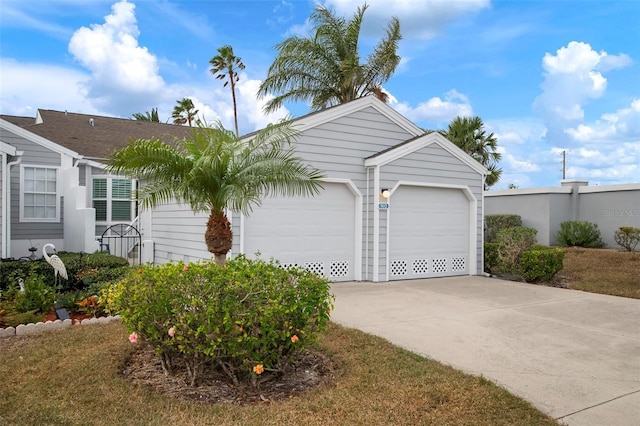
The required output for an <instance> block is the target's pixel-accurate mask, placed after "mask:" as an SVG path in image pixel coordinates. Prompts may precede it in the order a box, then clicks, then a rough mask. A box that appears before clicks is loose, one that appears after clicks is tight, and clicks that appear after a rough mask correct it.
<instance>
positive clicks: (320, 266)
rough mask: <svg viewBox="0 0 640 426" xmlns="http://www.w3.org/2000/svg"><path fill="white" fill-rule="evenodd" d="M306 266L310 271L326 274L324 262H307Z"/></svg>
mask: <svg viewBox="0 0 640 426" xmlns="http://www.w3.org/2000/svg"><path fill="white" fill-rule="evenodd" d="M304 268H305V269H306V270H308V271H309V272H313V273H314V274H317V275H322V276H324V262H306V263H305V264H304Z"/></svg>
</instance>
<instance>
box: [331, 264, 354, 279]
mask: <svg viewBox="0 0 640 426" xmlns="http://www.w3.org/2000/svg"><path fill="white" fill-rule="evenodd" d="M347 275H349V261H348V260H339V261H334V262H331V263H329V276H330V277H346V276H347Z"/></svg>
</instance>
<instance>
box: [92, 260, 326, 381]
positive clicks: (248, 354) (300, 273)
mask: <svg viewBox="0 0 640 426" xmlns="http://www.w3.org/2000/svg"><path fill="white" fill-rule="evenodd" d="M329 290H330V289H329V282H328V281H327V280H326V279H324V278H322V277H319V276H317V275H315V274H312V273H310V272H308V271H304V270H300V269H289V270H284V269H282V268H280V267H279V266H278V265H277V264H275V263H273V262H271V263H268V262H265V261H262V260H249V259H246V258H245V257H243V256H238V257H236V258H234V259H232V260H229V261H228V262H227V265H226V267H220V266H216V265H215V264H213V263H191V264H189V265H185V264H183V263H177V264H168V265H163V266H159V267H150V266H143V267H141V268H139V269H138V270H134V271H132V272H131V273H130V274H129V275H127V276H126V277H125V278H124V279H123V280H121V281H120V282H118V283H116V284H113V285H111V286H110V287H109V288H107V289H106V290H105V291H104V292H103V294H102V299H103V300H104V301H105V302H106V305H107V309H108V310H109V311H110V312H112V313H118V314H120V315H121V316H122V320H123V322H124V323H125V325H126V326H127V328H128V329H129V331H131V332H135V333H136V336H137V338H139V339H140V340H141V341H146V342H148V343H149V344H151V345H152V346H153V347H154V348H155V350H156V353H157V354H158V355H159V356H160V357H161V360H162V364H163V368H164V369H165V372H166V373H167V374H171V373H172V370H173V368H172V366H173V365H175V363H176V362H183V363H185V364H186V366H187V371H188V375H189V381H190V383H191V384H192V385H193V384H195V383H196V381H197V378H198V375H199V373H200V372H201V371H202V369H203V368H204V366H205V365H207V364H209V363H213V364H214V365H215V366H216V367H217V368H219V369H220V370H222V371H223V372H224V373H225V374H227V375H228V376H229V377H230V378H231V379H232V380H233V382H234V383H236V384H239V383H240V382H246V383H252V384H256V383H258V381H257V380H256V377H257V376H256V375H261V374H263V372H264V371H270V372H276V373H281V372H283V371H284V368H285V366H286V365H287V363H289V362H290V361H291V359H292V358H293V357H294V356H295V355H296V354H297V353H298V352H299V351H301V350H302V349H304V348H306V347H308V346H309V345H312V344H314V343H315V342H316V341H317V337H318V333H319V332H320V331H322V330H323V329H324V328H325V327H326V324H327V323H328V321H329V312H330V310H331V308H332V301H333V297H332V296H331V294H330V291H329Z"/></svg>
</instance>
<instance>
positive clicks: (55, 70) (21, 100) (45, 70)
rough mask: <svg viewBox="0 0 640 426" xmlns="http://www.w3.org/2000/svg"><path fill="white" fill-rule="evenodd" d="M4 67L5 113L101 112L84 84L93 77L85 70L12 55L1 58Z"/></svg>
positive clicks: (0, 82) (0, 81)
mask: <svg viewBox="0 0 640 426" xmlns="http://www.w3.org/2000/svg"><path fill="white" fill-rule="evenodd" d="M0 69H1V70H2V72H0V87H2V96H1V97H0V111H1V112H2V113H3V114H8V115H20V116H26V117H35V114H36V110H37V109H38V108H44V109H55V110H59V111H64V110H69V111H82V112H85V113H88V114H100V110H97V109H96V108H94V107H93V106H92V105H91V103H90V102H89V101H88V100H87V99H86V98H85V95H86V93H85V92H84V89H83V84H84V82H85V81H86V80H87V79H88V78H89V76H88V75H87V74H85V73H83V72H80V71H77V70H73V69H70V68H65V67H60V66H56V65H50V64H40V63H24V62H18V61H16V60H13V59H8V58H0ZM51 82H55V84H52V83H51Z"/></svg>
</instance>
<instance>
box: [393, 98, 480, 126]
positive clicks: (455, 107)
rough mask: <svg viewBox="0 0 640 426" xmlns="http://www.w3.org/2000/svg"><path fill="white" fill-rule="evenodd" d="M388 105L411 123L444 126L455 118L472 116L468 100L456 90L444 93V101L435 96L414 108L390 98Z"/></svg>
mask: <svg viewBox="0 0 640 426" xmlns="http://www.w3.org/2000/svg"><path fill="white" fill-rule="evenodd" d="M389 105H391V106H392V107H393V108H394V109H396V110H397V111H398V112H399V113H400V114H402V115H404V116H405V117H407V118H408V119H409V120H411V121H414V122H419V121H428V122H430V123H431V124H436V125H443V124H444V125H446V124H448V123H449V122H450V121H451V120H452V119H454V118H455V117H457V116H472V115H473V108H472V107H471V103H470V102H469V98H468V97H467V96H466V95H464V94H462V93H460V92H458V91H457V90H456V89H452V90H450V91H448V92H447V93H445V95H444V99H442V98H440V97H437V96H436V97H433V98H431V99H429V100H427V101H425V102H421V103H420V104H418V105H417V106H416V107H411V106H410V105H409V104H407V103H405V102H398V101H397V100H396V99H395V98H394V97H390V99H389Z"/></svg>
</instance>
